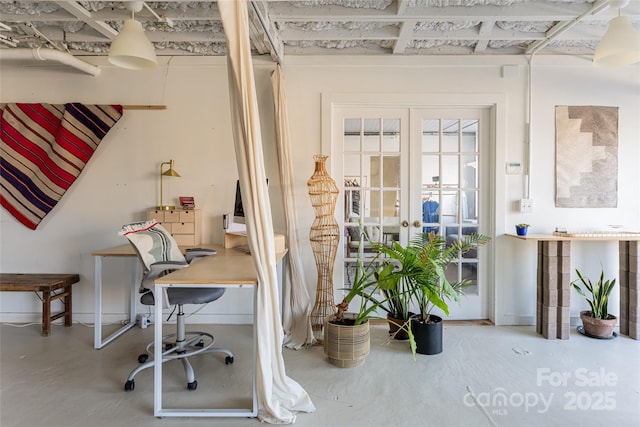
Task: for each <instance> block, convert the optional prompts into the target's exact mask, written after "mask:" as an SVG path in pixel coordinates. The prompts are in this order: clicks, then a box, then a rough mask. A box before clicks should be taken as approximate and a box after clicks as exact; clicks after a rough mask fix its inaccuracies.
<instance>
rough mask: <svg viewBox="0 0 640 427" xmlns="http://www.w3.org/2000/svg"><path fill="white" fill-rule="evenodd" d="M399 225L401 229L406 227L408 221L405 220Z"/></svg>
mask: <svg viewBox="0 0 640 427" xmlns="http://www.w3.org/2000/svg"><path fill="white" fill-rule="evenodd" d="M401 225H402V226H403V227H408V226H409V221H407V220H406V219H405V220H404V221H402V223H401Z"/></svg>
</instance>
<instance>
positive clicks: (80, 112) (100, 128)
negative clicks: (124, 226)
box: [0, 103, 122, 230]
mask: <svg viewBox="0 0 640 427" xmlns="http://www.w3.org/2000/svg"><path fill="white" fill-rule="evenodd" d="M120 117H122V106H120V105H83V104H78V103H69V104H56V105H54V104H6V105H5V106H4V107H3V109H2V117H1V118H0V140H1V141H0V202H1V204H2V206H3V207H4V208H5V209H6V210H7V211H9V212H10V213H11V214H12V215H13V216H14V217H16V219H17V220H18V221H20V222H21V223H22V224H24V225H25V226H27V227H29V228H30V229H32V230H35V229H36V227H37V226H38V224H39V223H40V222H41V221H42V219H43V218H44V217H45V216H46V215H47V214H48V213H49V212H51V210H52V209H53V208H54V207H55V205H56V204H57V203H58V202H59V201H60V199H61V198H62V196H63V195H64V193H65V192H66V191H67V190H68V189H69V187H71V184H73V182H74V181H75V180H76V178H78V176H79V175H80V172H82V169H83V168H84V167H85V165H86V164H87V162H88V161H89V159H90V158H91V156H92V155H93V153H94V151H95V150H96V148H97V147H98V144H100V141H102V139H103V138H104V136H105V135H106V134H107V132H109V130H110V129H111V128H112V127H113V126H114V125H115V124H116V123H117V121H118V120H119V119H120Z"/></svg>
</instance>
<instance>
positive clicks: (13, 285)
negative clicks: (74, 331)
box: [0, 273, 80, 337]
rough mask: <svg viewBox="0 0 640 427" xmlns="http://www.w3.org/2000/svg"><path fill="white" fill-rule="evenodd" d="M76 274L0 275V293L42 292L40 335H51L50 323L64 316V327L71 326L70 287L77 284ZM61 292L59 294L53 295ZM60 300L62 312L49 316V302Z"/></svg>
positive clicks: (78, 278)
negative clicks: (62, 307)
mask: <svg viewBox="0 0 640 427" xmlns="http://www.w3.org/2000/svg"><path fill="white" fill-rule="evenodd" d="M79 281H80V276H79V275H78V274H40V273H35V274H14V273H0V291H3V292H5V291H6V292H31V291H33V292H38V291H40V292H42V335H43V336H45V337H48V336H49V335H50V334H51V321H52V320H56V319H59V318H61V317H63V316H64V325H65V326H71V308H72V306H71V285H73V284H74V283H78V282H79ZM57 290H62V291H61V292H59V293H54V292H55V291H57ZM61 298H62V304H63V306H64V311H63V312H61V313H58V314H54V315H51V301H55V300H58V299H61Z"/></svg>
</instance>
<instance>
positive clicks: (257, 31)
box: [249, 0, 284, 64]
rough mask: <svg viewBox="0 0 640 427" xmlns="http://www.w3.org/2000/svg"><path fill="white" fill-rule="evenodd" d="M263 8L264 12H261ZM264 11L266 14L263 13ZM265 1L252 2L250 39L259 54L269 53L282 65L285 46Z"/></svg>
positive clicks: (253, 0)
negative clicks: (272, 21) (268, 12)
mask: <svg viewBox="0 0 640 427" xmlns="http://www.w3.org/2000/svg"><path fill="white" fill-rule="evenodd" d="M261 8H262V11H261V10H260V9H261ZM263 11H264V12H263ZM266 12H267V4H266V2H264V1H261V0H260V1H258V0H252V1H251V2H250V7H249V31H250V33H251V34H250V38H251V41H252V42H253V45H254V47H255V48H256V50H258V53H260V54H265V53H269V54H270V55H271V57H272V58H273V60H274V61H276V62H277V63H278V64H282V60H283V59H284V45H283V43H282V41H281V40H280V37H279V36H278V33H277V32H276V31H275V28H274V26H273V24H272V23H271V21H270V20H269V17H268V15H267V13H266Z"/></svg>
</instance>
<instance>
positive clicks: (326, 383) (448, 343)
mask: <svg viewBox="0 0 640 427" xmlns="http://www.w3.org/2000/svg"><path fill="white" fill-rule="evenodd" d="M197 329H199V330H213V331H215V333H216V338H217V340H218V342H219V343H220V345H223V346H225V347H227V348H229V349H231V350H232V351H233V352H234V353H235V363H234V364H233V365H228V366H226V365H225V364H224V362H223V357H222V356H219V355H208V356H205V357H200V358H194V359H193V365H194V369H195V371H196V377H197V378H198V383H199V385H198V390H196V391H187V390H186V389H185V380H184V374H183V371H182V366H181V364H179V363H176V362H172V363H170V364H169V365H165V376H164V385H165V387H164V389H165V393H166V394H165V397H164V399H163V405H165V406H172V405H175V406H173V407H180V406H183V405H184V406H189V407H208V406H212V407H213V406H216V405H226V406H234V405H240V406H242V405H247V404H248V403H249V402H250V372H251V366H250V363H249V360H250V354H251V353H250V344H251V340H250V336H251V329H250V327H247V326H229V325H225V326H211V325H198V328H197ZM106 332H108V331H105V333H106ZM152 339H153V327H150V328H147V329H145V330H141V329H138V328H134V329H133V330H132V331H130V332H128V333H126V334H125V335H124V336H123V337H121V338H119V339H118V340H116V341H115V342H113V343H111V344H110V345H108V346H107V347H105V348H103V349H102V350H94V349H93V329H92V328H91V327H86V326H82V325H77V324H76V325H74V326H73V327H71V328H64V327H62V326H54V327H53V332H52V335H51V336H50V337H48V338H43V337H41V336H40V326H39V325H31V326H27V327H24V328H16V327H14V326H9V325H2V326H0V425H1V426H2V427H45V426H46V427H84V426H96V427H102V426H104V427H107V426H109V427H111V426H136V427H146V426H162V427H173V426H232V427H235V426H256V425H259V421H257V420H256V419H246V418H242V419H230V418H165V419H157V418H155V417H154V416H153V372H152V370H147V371H144V372H143V373H140V374H139V375H138V377H136V388H135V390H134V391H133V392H130V393H125V392H124V391H123V385H124V382H125V380H126V377H127V375H128V373H129V371H130V370H131V369H133V368H134V367H135V366H137V361H136V357H137V354H139V353H140V352H141V351H142V349H143V347H144V346H143V345H142V343H146V342H148V341H151V340H152ZM385 341H386V327H384V326H381V325H379V326H373V328H372V343H371V353H370V355H369V356H368V358H367V361H366V362H365V364H364V365H363V366H361V367H359V368H354V369H340V368H337V367H334V366H332V365H330V364H329V363H327V362H326V360H325V358H324V355H323V352H322V348H320V347H313V348H310V349H306V350H299V351H293V350H285V364H286V368H287V374H288V375H289V376H290V377H291V378H293V379H294V380H296V381H298V382H299V383H300V384H301V385H302V386H303V387H304V388H305V389H306V390H307V392H308V393H309V395H310V396H311V399H312V400H313V403H314V405H315V406H316V411H315V412H314V413H310V414H306V413H300V414H298V417H297V420H296V423H295V424H296V425H299V426H313V427H322V426H331V427H341V426H394V427H398V426H407V427H409V426H410V427H418V426H439V427H441V426H464V427H474V426H509V427H519V426H545V427H546V426H570V425H571V426H581V427H588V426H598V427H601V426H603V425H605V426H618V427H619V426H638V425H640V341H635V340H631V339H629V338H628V337H626V336H620V337H617V338H615V339H613V340H608V341H605V340H594V339H590V338H587V337H584V336H582V335H580V334H579V333H578V332H577V331H576V330H575V329H573V330H572V333H571V339H570V340H568V341H549V340H545V339H543V338H541V337H540V336H538V335H536V334H535V331H534V328H533V327H496V326H481V325H455V324H449V325H446V326H445V341H444V352H443V353H442V354H439V355H435V356H423V355H418V357H417V360H416V361H413V359H412V357H411V354H410V353H409V351H408V347H407V344H406V343H403V342H397V341H395V342H391V343H390V344H388V345H385Z"/></svg>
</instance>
